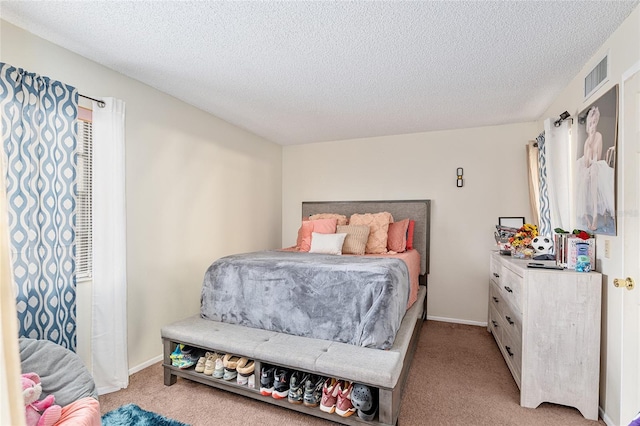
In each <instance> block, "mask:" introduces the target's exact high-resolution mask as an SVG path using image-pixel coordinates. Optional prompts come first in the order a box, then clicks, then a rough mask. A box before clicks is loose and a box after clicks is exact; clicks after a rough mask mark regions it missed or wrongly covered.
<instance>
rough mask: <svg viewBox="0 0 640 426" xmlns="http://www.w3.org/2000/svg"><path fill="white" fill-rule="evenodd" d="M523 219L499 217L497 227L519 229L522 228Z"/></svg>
mask: <svg viewBox="0 0 640 426" xmlns="http://www.w3.org/2000/svg"><path fill="white" fill-rule="evenodd" d="M524 222H525V220H524V217H515V216H513V217H504V216H501V217H499V218H498V225H500V226H505V227H507V228H515V229H519V228H522V227H523V226H524Z"/></svg>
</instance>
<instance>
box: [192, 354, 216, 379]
mask: <svg viewBox="0 0 640 426" xmlns="http://www.w3.org/2000/svg"><path fill="white" fill-rule="evenodd" d="M214 354H215V352H213V353H211V352H206V353H205V354H204V356H201V357H200V359H199V360H198V363H197V364H196V373H204V374H205V375H207V376H210V375H211V373H212V372H213V370H212V371H211V372H209V374H207V373H205V369H206V366H207V361H208V360H209V358H211V356H212V355H214Z"/></svg>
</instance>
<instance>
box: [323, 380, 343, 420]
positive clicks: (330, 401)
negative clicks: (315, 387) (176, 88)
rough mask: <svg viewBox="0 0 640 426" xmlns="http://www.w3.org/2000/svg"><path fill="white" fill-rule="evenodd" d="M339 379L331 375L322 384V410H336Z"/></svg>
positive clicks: (331, 411)
mask: <svg viewBox="0 0 640 426" xmlns="http://www.w3.org/2000/svg"><path fill="white" fill-rule="evenodd" d="M338 389H339V386H338V381H337V380H336V379H333V378H331V377H329V378H327V380H325V382H324V385H323V386H322V399H321V400H320V411H324V412H325V413H333V412H334V411H336V402H337V400H338Z"/></svg>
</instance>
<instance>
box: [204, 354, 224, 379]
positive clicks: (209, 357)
mask: <svg viewBox="0 0 640 426" xmlns="http://www.w3.org/2000/svg"><path fill="white" fill-rule="evenodd" d="M221 356H222V355H220V354H218V353H216V352H207V353H206V354H205V358H206V361H205V362H204V371H203V373H204V375H205V376H211V375H212V374H213V371H214V370H215V368H216V360H218V359H220V358H221ZM220 362H222V361H220Z"/></svg>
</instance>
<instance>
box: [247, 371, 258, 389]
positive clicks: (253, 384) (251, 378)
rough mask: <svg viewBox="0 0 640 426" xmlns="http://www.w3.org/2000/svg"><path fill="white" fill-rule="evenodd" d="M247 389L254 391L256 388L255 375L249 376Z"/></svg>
mask: <svg viewBox="0 0 640 426" xmlns="http://www.w3.org/2000/svg"><path fill="white" fill-rule="evenodd" d="M247 387H248V388H249V389H255V388H256V375H255V374H252V375H250V376H249V380H247Z"/></svg>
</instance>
